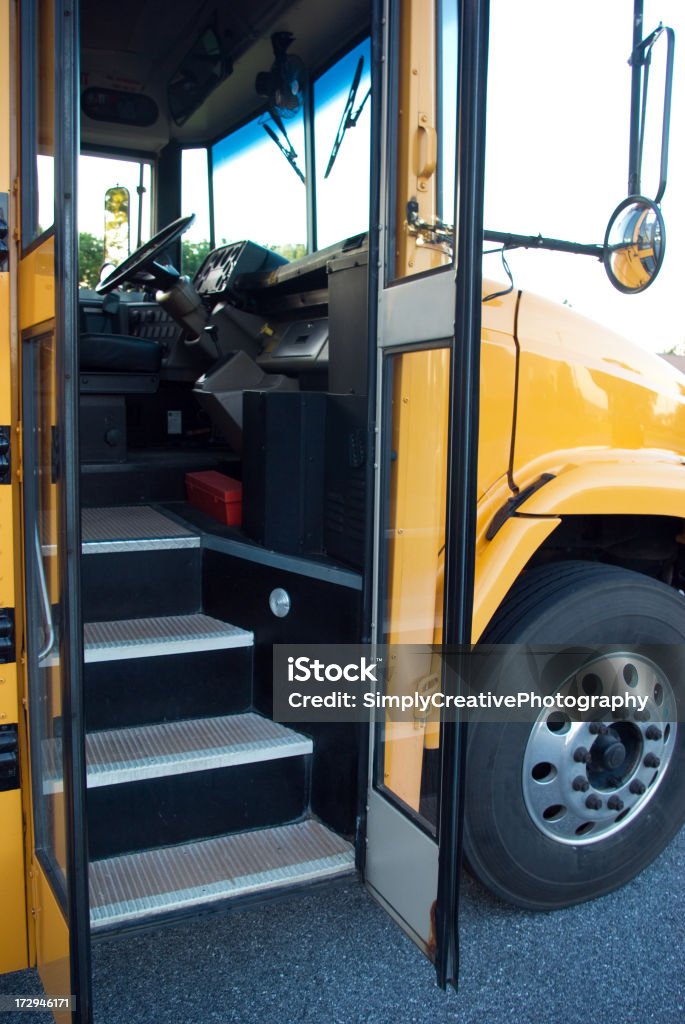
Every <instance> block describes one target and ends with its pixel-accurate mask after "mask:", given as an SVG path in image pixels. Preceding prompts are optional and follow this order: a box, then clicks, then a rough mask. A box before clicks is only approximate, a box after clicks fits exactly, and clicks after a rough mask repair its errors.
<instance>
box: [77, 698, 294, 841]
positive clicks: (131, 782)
mask: <svg viewBox="0 0 685 1024" xmlns="http://www.w3.org/2000/svg"><path fill="white" fill-rule="evenodd" d="M86 743H87V747H86V751H87V761H88V848H89V852H90V857H91V859H92V860H100V859H103V858H106V857H115V856H118V855H119V854H124V853H134V852H136V851H139V850H149V849H152V848H153V847H154V848H157V847H165V846H171V845H172V844H175V843H189V842H192V841H193V840H202V839H209V838H210V837H211V836H220V835H227V834H228V833H236V832H244V831H246V830H247V829H255V828H268V827H270V826H274V825H285V824H286V823H288V822H293V821H299V820H301V819H302V818H303V817H304V816H305V815H306V814H307V811H308V808H309V774H310V763H311V754H312V746H313V745H312V741H311V740H310V739H308V738H307V737H306V736H302V735H300V734H298V733H296V732H293V731H292V730H290V729H288V728H286V727H285V726H282V725H278V724H277V723H275V722H272V721H269V720H268V719H264V718H261V717H260V716H259V715H257V714H254V713H248V714H244V715H234V716H227V717H223V718H211V719H196V720H194V721H183V722H171V723H165V724H158V725H154V726H150V727H142V728H132V729H117V730H114V731H109V732H104V733H91V734H89V735H88V736H87V739H86Z"/></svg>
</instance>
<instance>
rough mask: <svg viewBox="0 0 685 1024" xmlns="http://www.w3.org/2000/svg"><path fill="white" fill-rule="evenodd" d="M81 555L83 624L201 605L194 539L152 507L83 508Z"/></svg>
mask: <svg viewBox="0 0 685 1024" xmlns="http://www.w3.org/2000/svg"><path fill="white" fill-rule="evenodd" d="M81 551H82V554H83V556H84V557H83V558H82V560H81V579H82V584H81V587H82V590H81V593H82V605H83V609H84V617H85V618H86V619H88V621H89V622H100V621H103V620H108V619H116V618H124V617H125V618H134V617H143V616H146V615H181V614H189V613H191V612H196V611H198V610H199V609H200V607H201V604H202V561H201V559H202V551H201V541H200V537H199V536H198V535H197V534H196V533H193V532H192V531H191V530H188V529H186V528H185V527H183V526H181V525H179V524H178V523H176V522H175V521H174V520H172V519H169V518H168V517H167V516H165V515H163V514H162V513H161V512H158V511H157V510H156V509H153V508H150V507H149V506H145V505H141V506H122V507H118V508H86V509H83V511H82V513H81Z"/></svg>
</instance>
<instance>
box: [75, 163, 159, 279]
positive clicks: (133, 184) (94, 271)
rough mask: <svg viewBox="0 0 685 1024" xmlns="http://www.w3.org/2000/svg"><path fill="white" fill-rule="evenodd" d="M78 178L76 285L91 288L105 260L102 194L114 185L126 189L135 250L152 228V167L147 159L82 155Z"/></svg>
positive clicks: (132, 243) (131, 243) (130, 228)
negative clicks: (128, 197)
mask: <svg viewBox="0 0 685 1024" xmlns="http://www.w3.org/2000/svg"><path fill="white" fill-rule="evenodd" d="M78 175H79V204H78V229H79V284H80V285H81V287H82V288H94V287H95V285H96V284H97V282H98V278H99V276H100V268H101V267H102V264H103V261H104V258H105V257H104V248H105V242H104V235H105V214H106V209H105V193H106V192H107V190H108V189H111V188H114V187H116V186H120V187H121V188H125V189H127V190H128V193H129V196H130V204H129V232H130V235H129V238H130V246H131V250H134V249H137V248H138V247H139V246H140V245H141V244H142V243H143V242H146V241H147V240H148V238H149V237H150V234H151V229H152V202H151V194H150V189H151V181H152V167H151V165H150V163H149V162H148V161H146V160H121V159H119V158H116V157H109V156H91V155H88V154H85V153H82V154H81V156H80V157H79V166H78ZM124 255H126V253H124Z"/></svg>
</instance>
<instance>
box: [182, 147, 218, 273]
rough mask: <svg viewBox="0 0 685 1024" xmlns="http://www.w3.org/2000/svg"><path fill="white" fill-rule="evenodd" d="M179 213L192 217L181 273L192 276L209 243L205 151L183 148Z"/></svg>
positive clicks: (183, 252)
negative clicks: (193, 219)
mask: <svg viewBox="0 0 685 1024" xmlns="http://www.w3.org/2000/svg"><path fill="white" fill-rule="evenodd" d="M181 213H182V214H183V216H184V217H185V216H186V215H187V214H190V213H194V214H195V221H194V222H193V224H192V225H191V227H189V228H188V230H187V231H186V233H185V234H184V236H183V240H182V245H183V250H182V257H183V258H182V269H183V273H184V274H187V275H188V277H193V275H194V274H195V271H196V270H197V269H198V267H199V266H200V264H201V263H202V261H203V260H204V258H205V256H206V255H207V253H208V252H209V249H210V244H211V233H210V230H209V177H208V167H207V150H206V149H184V150H183V152H182V154H181Z"/></svg>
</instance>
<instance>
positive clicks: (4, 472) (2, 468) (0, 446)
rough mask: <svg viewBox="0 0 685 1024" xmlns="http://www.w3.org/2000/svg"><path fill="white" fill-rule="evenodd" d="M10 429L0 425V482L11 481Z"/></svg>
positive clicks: (7, 482) (6, 482)
mask: <svg viewBox="0 0 685 1024" xmlns="http://www.w3.org/2000/svg"><path fill="white" fill-rule="evenodd" d="M11 443H12V430H11V427H0V484H9V483H11V482H12V450H11Z"/></svg>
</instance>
